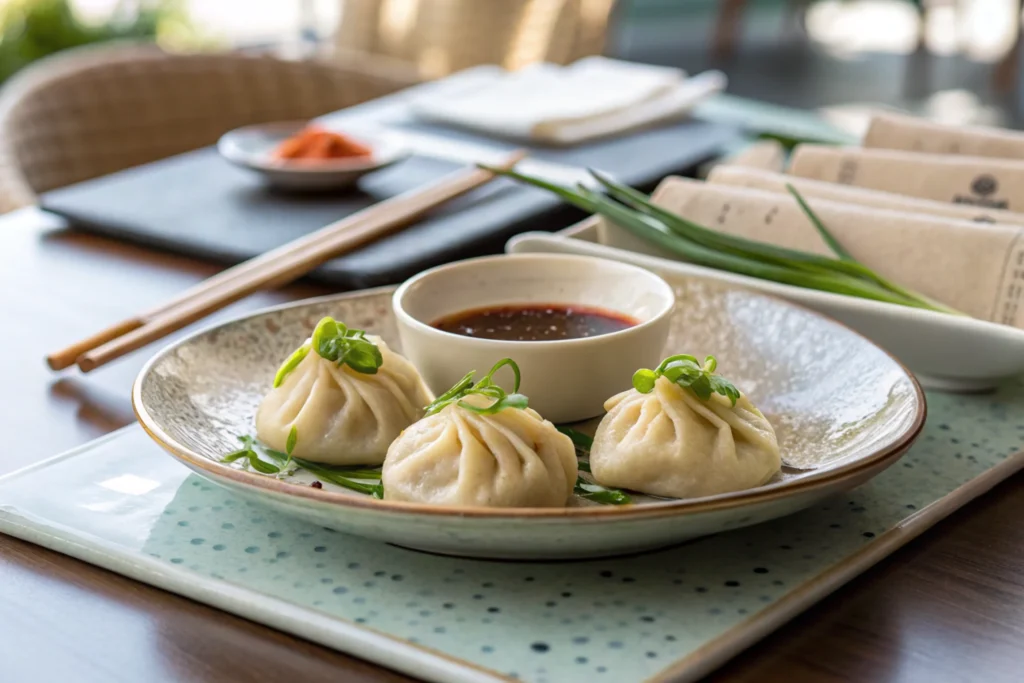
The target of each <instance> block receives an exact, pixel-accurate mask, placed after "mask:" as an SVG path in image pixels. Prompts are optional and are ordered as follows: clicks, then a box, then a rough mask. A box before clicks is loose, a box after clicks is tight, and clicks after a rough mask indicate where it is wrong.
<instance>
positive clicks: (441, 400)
mask: <svg viewBox="0 0 1024 683" xmlns="http://www.w3.org/2000/svg"><path fill="white" fill-rule="evenodd" d="M505 366H508V367H509V368H511V369H512V374H513V375H515V383H514V385H513V386H512V393H511V394H508V393H505V390H504V389H502V388H501V387H500V386H498V385H497V384H495V383H494V373H496V372H497V371H498V370H500V369H501V368H503V367H505ZM474 374H476V370H473V371H472V372H469V373H467V374H466V376H465V377H463V378H462V379H460V380H459V381H458V382H456V383H455V386H453V387H452V388H451V389H449V390H448V391H446V392H444V393H443V394H441V395H440V396H438V397H437V398H436V399H434V402H433V403H431V404H430V405H428V406H427V407H426V415H427V416H429V415H435V414H437V413H439V412H441V410H443V409H444V408H446V407H447V406H449V405H451V404H452V403H458V405H459V407H460V408H465V409H466V410H470V411H472V412H474V413H479V414H480V415H493V414H494V413H497V412H498V411H501V410H504V409H505V408H519V409H520V410H522V409H524V408H526V405H527V398H526V397H525V396H523V395H522V394H518V393H516V392H517V391H519V366H518V365H516V362H515V361H514V360H512V359H511V358H503V359H501V360H499V361H498V362H497V363H495V364H494V367H492V368H491V371H490V372H488V373H487V374H486V375H484V377H483V379H481V380H480V381H479V382H477V383H476V384H473V375H474ZM473 395H479V396H485V397H487V398H492V399H494V402H493V403H492V404H491V405H489V406H484V407H483V408H481V407H479V406H475V405H472V404H471V403H467V402H466V401H464V400H462V399H464V398H466V397H467V396H473Z"/></svg>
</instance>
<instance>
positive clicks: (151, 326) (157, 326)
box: [47, 152, 526, 372]
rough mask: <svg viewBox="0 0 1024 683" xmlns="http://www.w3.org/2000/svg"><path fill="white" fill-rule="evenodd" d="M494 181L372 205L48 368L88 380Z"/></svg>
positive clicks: (477, 180) (460, 175) (452, 182)
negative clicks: (74, 371) (76, 371)
mask: <svg viewBox="0 0 1024 683" xmlns="http://www.w3.org/2000/svg"><path fill="white" fill-rule="evenodd" d="M524 156H526V155H525V153H524V152H516V153H514V154H512V155H510V156H509V157H508V158H506V159H505V160H504V161H503V162H502V163H501V164H500V166H502V167H505V168H511V167H513V166H515V164H516V163H518V162H519V161H520V160H521V159H522V158H523V157H524ZM493 179H494V174H492V173H490V172H489V171H485V170H482V169H473V170H470V171H459V172H457V173H454V174H451V175H449V176H446V177H445V178H443V179H442V180H440V181H438V182H437V183H435V184H433V185H431V186H429V187H427V188H425V189H418V190H413V191H410V192H406V193H404V194H402V195H399V196H397V197H393V198H392V199H388V200H385V201H383V202H380V203H379V204H375V205H374V206H372V207H369V208H367V209H364V210H363V211H360V212H358V213H356V214H353V215H352V216H349V217H347V218H344V219H342V220H340V221H338V222H336V223H333V224H331V225H329V226H327V227H325V228H322V229H320V230H318V231H317V232H315V233H312V234H310V235H307V236H305V237H302V238H300V239H298V240H295V241H293V242H290V243H288V244H286V245H284V246H282V247H279V248H277V249H274V250H272V251H269V252H266V253H265V254H262V255H260V256H257V257H255V258H253V259H250V260H248V261H246V262H244V263H240V264H238V265H237V266H234V267H232V268H229V269H227V270H225V271H223V272H221V273H219V274H218V275H215V276H213V277H211V278H208V279H207V280H205V281H204V282H202V283H200V284H199V285H197V286H195V287H193V288H191V289H189V290H187V291H186V292H184V293H182V294H181V295H179V296H177V297H175V298H174V299H172V300H171V301H169V302H167V303H165V304H163V305H161V306H159V307H157V308H155V309H153V310H151V311H148V312H146V313H143V314H142V315H139V316H136V317H133V318H129V319H128V320H124V321H122V322H120V323H118V324H117V325H114V326H113V327H111V328H108V329H106V330H103V331H102V332H100V333H98V334H96V335H93V336H92V337H90V338H88V339H85V340H82V341H80V342H77V343H76V344H73V345H71V346H69V347H67V348H66V349H62V350H61V351H58V352H57V353H54V354H52V355H50V356H48V357H47V362H48V363H49V365H50V367H51V368H53V369H55V370H60V369H63V368H66V367H69V366H70V365H71V364H73V363H75V362H77V363H78V366H79V368H81V369H82V371H83V372H90V371H92V370H94V369H96V368H98V367H100V366H101V365H104V364H106V363H109V362H110V361H112V360H115V359H116V358H119V357H121V356H123V355H124V354H126V353H129V352H131V351H134V350H136V349H138V348H141V347H142V346H145V345H146V344H149V343H151V342H153V341H156V340H157V339H160V338H162V337H164V336H166V335H167V334H169V333H171V332H174V331H175V330H178V329H181V328H182V327H184V326H186V325H188V324H190V323H192V322H194V321H196V320H199V319H201V318H203V317H205V316H207V315H209V314H210V313H212V312H214V311H216V310H218V309H220V308H223V307H224V306H226V305H228V304H230V303H232V302H234V301H237V300H239V299H241V298H243V297H245V296H248V295H249V294H252V293H253V292H255V291H257V290H259V289H269V288H274V287H280V286H282V285H284V284H287V283H288V282H291V281H292V280H295V279H297V278H299V277H301V276H302V275H305V274H306V273H308V272H309V271H311V270H313V269H314V268H316V267H317V266H319V265H321V264H322V263H324V262H326V261H328V260H330V259H332V258H334V257H336V256H338V255H340V254H343V253H345V252H347V251H349V250H351V249H353V248H355V247H358V246H360V245H362V244H364V243H366V242H369V241H371V240H374V239H377V238H379V237H382V236H384V235H386V234H388V233H390V232H393V231H395V230H397V229H399V228H401V227H403V226H404V225H406V224H408V223H409V222H411V221H413V220H415V219H416V218H417V217H418V216H420V215H422V214H423V213H424V212H426V211H429V210H430V209H432V208H434V207H436V206H438V205H440V204H442V203H444V202H446V201H449V200H451V199H454V198H455V197H458V196H460V195H462V194H465V193H466V192H469V191H470V190H473V189H475V188H477V187H479V186H481V185H483V184H485V183H487V182H489V181H490V180H493Z"/></svg>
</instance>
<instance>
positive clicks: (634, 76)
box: [410, 57, 726, 145]
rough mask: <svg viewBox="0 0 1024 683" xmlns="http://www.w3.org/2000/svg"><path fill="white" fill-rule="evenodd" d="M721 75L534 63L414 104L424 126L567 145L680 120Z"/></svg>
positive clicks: (592, 61) (719, 85)
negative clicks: (689, 75) (428, 123)
mask: <svg viewBox="0 0 1024 683" xmlns="http://www.w3.org/2000/svg"><path fill="white" fill-rule="evenodd" d="M725 84H726V78H725V75H724V74H722V73H721V72H719V71H709V72H705V73H702V74H699V75H698V76H695V77H692V78H687V77H686V74H685V72H683V71H681V70H679V69H672V68H668V67H661V66H651V65H647V64H635V63H631V62H623V61H618V60H614V59H608V58H605V57H587V58H585V59H581V60H579V61H578V62H575V63H574V64H571V65H569V66H557V65H553V64H535V65H532V66H528V67H526V68H524V69H521V70H519V71H514V72H504V71H503V72H499V73H498V74H497V75H496V76H495V77H494V78H492V79H488V81H487V82H485V83H480V82H479V80H478V79H471V80H470V81H469V83H468V85H467V87H464V88H437V89H435V90H434V91H433V92H427V93H425V94H424V95H423V96H421V97H418V98H416V99H414V100H413V101H412V102H411V103H410V105H411V107H412V110H413V112H414V113H415V114H416V115H417V116H419V117H421V118H424V119H427V120H431V121H437V122H440V123H445V124H448V125H452V126H458V127H461V128H468V129H471V130H476V131H480V132H484V133H487V134H489V135H495V136H499V137H506V138H514V139H518V140H526V141H534V142H543V143H547V144H555V145H572V144H577V143H580V142H583V141H586V140H591V139H594V138H599V137H607V136H610V135H615V134H618V133H622V132H626V131H629V130H634V129H636V128H639V127H642V126H646V125H650V124H653V123H658V122H661V121H666V120H670V119H673V118H678V117H681V116H683V115H685V114H686V113H687V112H688V111H689V110H690V109H691V108H692V107H693V106H694V105H695V104H697V103H698V102H700V101H701V100H703V99H704V98H705V97H707V96H708V95H711V94H714V93H716V92H719V91H721V90H722V89H724V88H725Z"/></svg>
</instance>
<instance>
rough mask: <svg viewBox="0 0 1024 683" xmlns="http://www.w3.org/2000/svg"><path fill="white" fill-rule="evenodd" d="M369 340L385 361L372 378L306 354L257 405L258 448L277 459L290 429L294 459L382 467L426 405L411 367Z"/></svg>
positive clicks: (426, 394)
mask: <svg viewBox="0 0 1024 683" xmlns="http://www.w3.org/2000/svg"><path fill="white" fill-rule="evenodd" d="M368 338H369V339H371V340H372V341H373V342H374V343H375V344H376V345H377V348H379V349H380V351H381V355H382V356H383V359H384V362H383V364H382V365H381V366H380V368H378V369H377V373H376V374H373V375H369V374H363V373H359V372H356V371H354V370H352V369H351V368H349V367H348V366H340V367H339V366H338V365H337V364H336V363H334V362H332V361H329V360H326V359H324V358H322V357H321V356H319V355H318V354H317V353H316V352H315V351H310V352H309V353H308V354H307V355H306V357H305V358H303V359H302V362H301V363H299V365H298V366H297V367H296V368H295V369H294V370H293V371H292V372H290V373H289V374H288V376H287V377H285V379H284V382H282V383H281V386H279V387H277V388H275V389H272V390H271V391H270V393H268V394H267V396H266V397H265V398H264V399H263V401H262V403H260V407H259V409H258V411H257V413H256V436H257V437H258V438H259V440H260V441H262V442H263V443H265V444H266V445H268V446H270V447H271V448H274V449H276V450H279V451H284V450H285V444H286V442H287V440H288V434H289V433H290V432H291V429H292V427H295V428H296V432H297V435H298V439H297V443H296V446H295V451H294V453H293V454H294V455H295V456H296V457H298V458H304V459H306V460H312V461H314V462H320V463H327V464H331V465H379V464H381V463H382V462H384V456H385V454H386V453H387V449H388V446H389V445H390V444H391V442H392V441H393V440H394V439H395V438H396V437H397V436H398V435H399V434H400V433H401V432H402V430H403V429H405V428H406V427H408V426H409V425H410V424H412V423H413V422H415V421H416V420H418V419H419V418H420V416H422V415H423V408H424V407H425V406H426V405H427V404H428V403H430V401H431V400H432V399H431V396H430V392H429V391H428V390H427V388H426V386H425V385H424V383H423V380H422V378H421V377H420V375H419V372H417V370H416V368H415V367H413V365H412V363H410V362H409V361H408V360H407V359H405V358H404V357H403V356H401V355H399V354H397V353H395V352H394V351H391V350H390V349H389V348H388V346H387V344H385V343H384V342H383V341H381V340H380V339H377V338H375V337H368Z"/></svg>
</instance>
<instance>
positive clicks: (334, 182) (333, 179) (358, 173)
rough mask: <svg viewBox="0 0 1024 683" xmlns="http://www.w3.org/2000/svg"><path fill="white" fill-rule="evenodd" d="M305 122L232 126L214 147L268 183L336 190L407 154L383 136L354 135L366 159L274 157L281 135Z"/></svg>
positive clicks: (310, 188)
mask: <svg viewBox="0 0 1024 683" xmlns="http://www.w3.org/2000/svg"><path fill="white" fill-rule="evenodd" d="M307 123H308V122H305V121H285V122H279V123H264V124H257V125H253V126H245V127H243V128H236V129H235V130H232V131H230V132H228V133H225V134H224V135H223V136H221V138H220V140H218V141H217V151H218V152H220V154H221V156H223V157H224V158H225V159H227V160H228V161H230V162H231V163H233V164H235V165H236V166H240V167H242V168H246V169H249V170H251V171H255V172H256V173H258V174H260V175H261V176H263V178H264V179H265V180H266V181H267V182H268V183H269V184H271V185H273V186H275V187H279V188H282V189H288V190H297V191H324V190H338V189H342V188H345V187H349V186H351V185H354V184H355V182H356V181H357V180H359V179H360V178H361V177H363V176H364V175H366V174H367V173H372V172H374V171H379V170H381V169H383V168H386V167H388V166H390V165H392V164H394V163H397V162H399V161H401V160H403V159H405V158H406V157H408V156H409V152H408V150H406V149H405V148H404V147H402V146H401V145H399V144H397V143H395V142H392V141H389V140H388V139H387V138H386V137H380V138H374V139H369V138H363V137H358V136H352V137H354V138H355V139H358V141H359V142H362V143H363V144H365V145H366V146H368V147H369V148H370V149H372V150H373V155H372V156H371V157H370V158H368V159H362V158H353V159H327V160H322V161H321V160H317V161H292V160H282V159H275V158H274V156H273V152H274V150H275V149H277V146H278V145H280V144H281V142H283V141H284V140H285V139H287V138H288V137H290V136H292V135H294V134H295V133H297V132H298V131H300V130H301V129H302V128H303V127H304V126H306V125H307Z"/></svg>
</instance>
